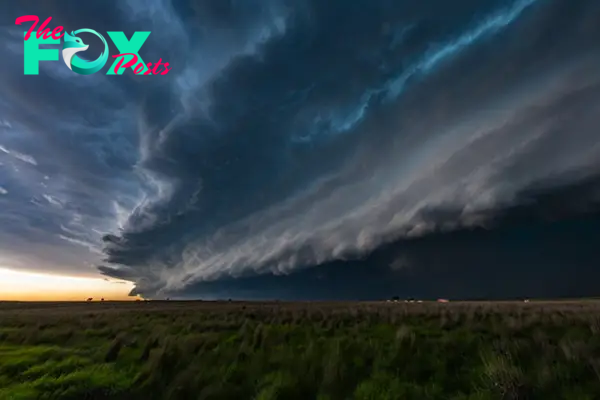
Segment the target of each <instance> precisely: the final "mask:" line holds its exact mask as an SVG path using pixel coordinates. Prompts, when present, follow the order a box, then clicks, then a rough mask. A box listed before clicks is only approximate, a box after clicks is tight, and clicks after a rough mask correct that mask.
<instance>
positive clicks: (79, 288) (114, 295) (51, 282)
mask: <svg viewBox="0 0 600 400" xmlns="http://www.w3.org/2000/svg"><path fill="white" fill-rule="evenodd" d="M132 287H133V284H132V283H131V282H123V281H107V280H105V279H103V278H101V277H98V278H83V277H72V276H61V275H51V274H42V273H37V272H25V271H17V270H12V269H8V268H0V301H82V300H85V299H87V298H88V297H92V298H94V300H99V299H101V298H104V299H105V300H133V299H135V298H133V297H129V296H128V294H129V292H130V291H131V289H132Z"/></svg>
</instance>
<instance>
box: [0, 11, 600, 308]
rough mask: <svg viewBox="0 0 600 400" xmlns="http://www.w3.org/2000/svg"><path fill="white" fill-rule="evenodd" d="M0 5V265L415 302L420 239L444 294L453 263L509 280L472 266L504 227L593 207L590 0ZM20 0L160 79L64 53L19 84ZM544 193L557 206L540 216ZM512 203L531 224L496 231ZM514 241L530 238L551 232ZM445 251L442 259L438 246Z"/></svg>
mask: <svg viewBox="0 0 600 400" xmlns="http://www.w3.org/2000/svg"><path fill="white" fill-rule="evenodd" d="M34 5H35V6H34ZM2 9H3V10H2V11H3V12H2V13H1V15H2V16H1V17H0V18H1V20H0V21H1V22H2V29H1V30H0V41H2V44H3V48H4V49H6V50H5V53H6V54H5V60H4V62H3V63H2V64H1V66H0V73H1V74H0V122H1V123H0V263H1V264H3V265H4V264H6V265H9V266H12V267H15V268H29V269H52V270H60V271H64V272H69V273H71V274H97V273H98V272H100V273H102V274H104V275H107V276H109V277H114V278H118V279H125V280H129V281H133V282H135V284H136V288H135V289H134V293H139V294H142V295H144V296H148V297H153V296H165V295H167V294H168V295H169V296H171V297H177V296H182V297H207V296H208V297H211V296H213V297H214V296H217V297H218V296H225V297H244V296H245V297H253V298H258V297H261V293H262V294H263V295H262V297H275V298H285V297H289V298H308V297H310V298H313V297H318V298H325V297H327V298H354V297H361V296H362V297H374V296H375V295H374V293H379V294H381V293H384V292H385V293H389V292H393V291H394V290H398V291H403V292H404V293H409V292H410V293H413V292H414V291H420V292H419V293H421V295H425V294H431V295H432V296H433V295H434V292H435V293H439V292H440V289H439V288H440V285H439V284H437V283H435V281H434V280H429V281H428V280H427V279H424V280H423V283H422V284H418V285H417V284H414V279H413V278H411V276H413V277H414V274H422V275H423V276H426V275H427V274H433V273H434V272H432V271H438V272H439V268H438V267H435V266H434V265H438V264H439V261H435V262H434V261H432V259H431V256H427V254H433V253H436V252H437V253H438V254H446V255H447V256H446V260H447V264H448V265H446V266H445V267H444V268H447V269H448V271H450V272H445V273H444V274H446V275H444V276H454V277H455V278H453V279H452V282H454V283H453V284H452V285H453V286H452V287H453V288H454V289H452V292H451V293H450V294H451V295H454V296H460V294H461V293H467V292H468V290H467V289H465V288H464V287H463V286H464V285H465V284H464V281H462V280H460V279H458V278H456V276H459V275H458V274H459V271H460V270H462V271H469V272H468V273H466V272H465V273H466V274H467V275H466V276H474V275H477V274H482V275H486V274H487V276H488V277H495V276H497V274H500V273H501V272H502V270H503V268H505V271H506V274H507V275H506V276H509V275H510V273H509V272H508V271H509V269H510V268H511V266H509V265H508V264H511V263H512V264H513V267H514V264H515V260H514V259H511V258H510V257H508V258H506V259H502V261H503V263H504V264H505V266H504V267H502V266H501V265H500V264H499V263H493V265H492V264H489V265H488V266H486V265H481V263H484V261H486V260H488V261H490V260H496V261H499V260H500V259H501V258H499V257H497V256H495V255H494V252H495V251H502V252H503V253H513V254H514V255H515V257H516V255H517V254H522V253H519V251H518V245H515V244H514V243H513V242H512V241H511V240H509V239H507V238H508V237H512V236H511V235H512V234H513V233H510V234H509V233H506V232H507V229H508V228H506V226H511V227H516V228H514V229H515V230H514V232H516V233H514V234H515V235H517V236H518V235H519V233H518V232H521V231H522V229H531V230H532V231H531V232H542V231H544V229H542V228H536V227H538V226H545V225H538V224H543V223H542V222H539V221H542V220H545V219H544V218H550V219H551V220H552V221H555V222H554V223H556V224H559V225H552V226H553V228H552V229H558V231H560V232H571V231H570V230H569V229H571V228H570V227H571V225H569V224H570V223H571V222H568V221H575V220H577V218H580V215H588V213H590V212H593V211H594V210H596V206H597V201H598V192H597V190H596V189H595V188H596V187H597V185H596V184H595V183H594V182H597V181H596V177H597V176H598V174H599V173H600V136H599V135H598V131H597V127H598V123H599V122H600V121H599V119H598V118H599V117H598V116H599V115H600V50H599V47H598V43H600V41H599V39H600V23H599V22H600V4H598V2H597V1H593V0H581V1H578V2H572V1H567V0H502V1H501V0H490V1H486V2H482V1H477V0H462V1H454V2H448V1H441V0H428V1H421V2H413V1H398V0H389V1H388V0H376V1H373V0H368V1H367V0H355V1H345V0H344V1H343V0H329V1H317V0H306V1H291V0H289V1H286V0H273V1H266V0H265V1H263V0H260V1H259V0H245V1H235V0H229V1H193V0H172V1H168V0H152V1H141V0H123V1H102V2H99V1H89V2H87V3H86V4H85V5H84V4H83V3H81V2H75V1H61V2H53V1H46V2H41V1H40V2H32V3H27V5H25V4H21V5H19V4H17V3H16V2H13V3H7V4H6V5H3V6H2ZM25 14H37V15H39V16H40V18H41V19H45V18H46V16H52V17H53V20H52V23H51V24H52V25H53V26H58V25H64V26H65V27H66V28H67V30H69V31H71V30H77V29H80V28H91V29H95V30H97V31H98V32H101V33H104V32H106V31H110V30H122V31H124V32H125V33H126V35H128V36H130V35H131V34H132V33H133V32H134V31H142V30H144V31H152V34H151V36H150V38H149V39H148V41H147V42H146V44H145V45H144V47H143V48H142V50H141V51H140V54H141V56H142V57H143V58H144V60H145V61H146V62H156V61H158V59H159V58H162V59H163V61H167V62H169V63H170V65H171V67H173V69H172V70H171V72H170V73H169V74H168V75H164V76H162V75H161V76H148V77H142V76H134V75H133V74H132V73H131V72H126V73H125V74H124V75H123V76H107V75H105V73H104V72H100V73H97V74H94V75H91V76H79V75H76V74H74V73H72V72H71V71H69V70H68V69H67V68H66V66H65V65H64V63H62V61H61V62H42V63H40V75H39V76H24V75H23V37H22V35H23V32H22V31H23V28H22V27H18V26H15V25H14V20H15V19H16V18H17V17H18V16H20V15H25ZM86 39H87V37H86ZM91 40H93V39H90V43H92V42H91ZM98 47H99V46H98ZM94 51H98V49H94V44H92V46H91V49H90V53H94ZM111 54H117V53H116V49H115V48H111ZM91 56H94V54H91ZM107 68H108V67H107ZM590 182H592V183H590ZM578 185H579V186H578ZM580 185H584V186H585V188H586V189H585V190H580V191H577V190H575V191H573V190H571V189H570V188H573V187H580ZM590 188H592V189H590ZM532 193H534V194H532ZM540 193H543V195H542V194H540ZM547 193H561V195H560V196H559V198H560V199H561V200H560V204H561V207H558V208H557V207H551V209H550V211H548V210H547V209H546V208H543V207H542V205H541V204H546V203H547V200H546V199H547V198H548V196H549V195H547ZM562 193H566V194H564V195H563V194H562ZM573 193H575V194H573ZM540 196H542V197H540ZM557 196H558V195H557ZM553 204H554V203H553ZM541 209H543V210H546V211H544V213H542V214H543V215H542V214H539V213H537V211H539V210H541ZM548 213H549V214H550V217H548ZM521 214H527V215H530V216H532V217H531V218H530V219H528V220H527V223H526V224H525V225H523V224H524V223H523V222H522V218H521V217H519V222H518V223H517V224H516V225H515V223H514V221H513V219H511V218H513V217H512V216H513V215H519V216H520V215H521ZM514 218H516V217H514ZM573 218H575V219H573ZM586 218H587V219H586V220H585V221H587V222H585V224H592V223H593V221H595V219H594V218H592V217H586ZM503 221H504V222H503ZM506 221H508V222H506ZM561 224H563V225H561ZM564 224H567V225H568V226H569V228H567V227H565V226H566V225H564ZM573 224H575V225H577V226H579V225H578V224H576V223H574V222H573ZM524 226H527V227H529V228H524ZM536 229H541V231H536ZM574 229H575V228H574ZM577 229H578V228H577ZM558 231H557V232H558ZM584 231H586V232H589V228H588V227H587V225H586V228H585V229H584ZM474 232H475V233H474ZM510 232H513V231H512V230H511V231H510ZM578 232H579V231H578ZM470 235H471V236H470ZM472 235H476V237H477V238H481V240H484V239H485V240H486V243H489V245H483V244H481V243H483V242H480V241H478V240H479V239H477V240H475V239H473V240H471V238H472V237H475V236H472ZM531 235H533V236H535V237H536V238H537V239H535V240H533V241H532V242H529V243H530V245H531V246H532V248H538V249H542V248H544V246H546V245H548V244H549V243H555V240H557V239H556V237H555V238H554V239H544V237H545V236H544V235H541V234H540V235H539V236H536V235H537V234H536V233H531ZM557 235H559V234H558V233H557ZM560 235H566V233H561V234H560ZM560 235H559V236H560ZM557 237H558V236H557ZM560 237H563V236H560ZM567 237H568V235H567V236H565V237H564V238H563V239H564V240H562V243H565V240H567V239H565V238H567ZM584 237H585V238H587V240H588V241H593V240H596V239H597V238H596V239H594V238H595V236H593V235H587V236H585V235H584ZM467 238H468V239H467ZM534 242H535V244H533V243H534ZM449 243H454V244H455V248H456V249H460V251H458V250H456V251H453V252H451V254H450V253H448V252H447V251H446V252H444V248H446V247H447V246H448V245H449ZM589 243H591V242H589ZM594 243H596V242H594ZM477 246H480V247H479V249H477ZM565 246H566V247H568V249H569V250H568V252H569V254H584V253H585V254H588V253H589V249H590V248H591V247H585V246H586V245H583V246H584V247H585V248H581V249H578V248H576V246H574V247H573V246H572V245H571V244H569V245H565ZM569 246H571V247H569ZM390 248H393V249H394V250H393V251H391V250H389V249H390ZM425 249H426V250H425ZM482 249H485V251H483V250H482ZM511 249H512V250H511ZM556 251H558V250H556ZM564 251H566V250H564ZM578 252H579V253H578ZM586 252H587V253H586ZM550 258H553V259H554V260H556V257H550ZM576 258H577V256H575V255H574V256H573V257H572V258H570V259H567V258H561V264H552V265H553V266H552V267H551V268H555V269H556V270H560V268H561V266H564V267H565V268H566V267H568V265H569V263H570V262H571V263H572V262H573V261H572V260H573V259H576ZM474 260H476V262H475V261H474ZM525 260H526V257H525V258H523V257H521V258H520V261H519V262H518V263H517V264H519V265H524V264H526V261H525ZM536 260H537V261H536V263H537V264H536V266H535V268H538V267H537V265H538V264H539V263H542V258H540V259H536ZM490 262H491V261H490ZM577 262H579V261H577ZM577 262H575V264H576V263H577ZM521 263H524V264H521ZM475 264H479V266H475ZM583 264H585V263H584V262H583V261H582V262H581V263H580V265H581V266H582V267H581V268H583ZM578 265H579V264H578ZM432 268H433V269H432ZM436 268H438V269H436ZM519 268H520V267H519ZM531 268H534V266H532V267H531ZM444 270H446V269H444ZM331 271H334V272H331ZM407 271H413V272H410V273H409V272H407ZM427 271H429V272H427ZM452 271H453V272H452ZM532 271H533V270H532ZM536 271H537V272H535V273H534V272H531V274H532V275H531V276H539V268H538V269H536ZM389 274H395V275H394V276H395V277H396V278H395V279H390V278H389ZM398 274H400V275H398ZM406 274H408V275H406ZM411 274H412V275H411ZM453 274H455V275H453ZM511 276H512V275H511ZM313 278H314V279H313ZM411 279H412V280H411ZM444 279H446V278H444ZM448 279H450V278H448ZM448 279H446V281H448ZM525 281H527V280H524V281H523V282H525ZM315 282H320V286H319V284H317V283H315ZM382 282H385V285H388V286H385V285H384V284H383V283H382ZM390 282H393V284H392V283H390ZM410 282H412V284H411V283H410ZM461 282H462V283H461ZM527 282H529V281H527ZM382 285H383V286H382ZM390 285H391V286H390ZM411 285H412V286H411ZM419 285H421V286H419ZM517 286H518V285H517ZM521 286H522V287H525V284H522V285H521ZM384 287H385V290H383V289H382V288H384ZM274 288H275V289H274ZM378 288H379V289H381V290H379V289H378ZM416 288H421V289H419V290H417V289H416ZM582 290H583V289H582ZM436 291H437V292H436ZM584 291H585V290H584ZM521 292H523V290H521V291H519V290H517V289H514V290H512V291H511V290H508V289H506V290H505V292H504V293H505V294H506V295H507V296H508V295H511V293H512V294H517V293H521ZM542 292H543V291H540V295H543V293H542ZM472 293H474V295H481V296H484V295H485V293H488V292H485V291H481V292H480V293H479V292H477V291H472ZM413 295H415V296H416V295H418V293H413Z"/></svg>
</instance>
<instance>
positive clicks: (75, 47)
mask: <svg viewBox="0 0 600 400" xmlns="http://www.w3.org/2000/svg"><path fill="white" fill-rule="evenodd" d="M79 33H92V34H94V35H96V36H98V37H99V38H100V39H101V40H102V43H104V51H103V52H102V54H100V57H98V58H97V59H96V60H94V61H86V60H83V59H81V58H79V57H78V56H77V55H76V54H77V53H79V52H82V51H86V50H87V49H89V47H90V46H89V45H86V44H85V43H83V40H81V38H79V37H77V35H78V34H79ZM62 56H63V60H64V62H65V64H67V67H69V69H70V70H71V71H73V72H77V73H78V74H81V75H91V74H94V73H96V72H98V71H100V70H101V69H102V67H104V65H105V64H106V61H108V43H106V40H105V39H104V37H103V36H102V35H101V34H99V33H98V32H96V31H94V30H91V29H79V30H78V31H75V32H71V34H68V33H66V32H65V36H64V42H63V50H62Z"/></svg>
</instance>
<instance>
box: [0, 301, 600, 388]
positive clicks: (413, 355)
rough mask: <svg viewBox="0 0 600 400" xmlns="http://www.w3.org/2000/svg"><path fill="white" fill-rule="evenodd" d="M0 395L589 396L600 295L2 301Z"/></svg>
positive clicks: (597, 382)
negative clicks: (499, 299) (565, 298)
mask: <svg viewBox="0 0 600 400" xmlns="http://www.w3.org/2000/svg"><path fill="white" fill-rule="evenodd" d="M0 399H1V400H6V399H19V400H20V399H73V400H82V399H128V400H129V399H235V400H240V399H256V400H268V399H285V400H295V399H298V400H310V399H319V400H325V399H331V400H336V399H340V400H341V399H357V400H359V399H360V400H387V399H390V400H391V399H417V400H426V399H442V400H449V399H454V400H459V399H463V400H466V399H473V400H474V399H542V400H552V399H600V303H599V302H595V301H582V302H554V303H553V302H531V303H522V302H519V303H517V302H512V303H511V302H507V303H448V304H436V303H409V304H406V303H236V302H225V303H213V302H139V303H62V304H61V303H31V304H26V303H0Z"/></svg>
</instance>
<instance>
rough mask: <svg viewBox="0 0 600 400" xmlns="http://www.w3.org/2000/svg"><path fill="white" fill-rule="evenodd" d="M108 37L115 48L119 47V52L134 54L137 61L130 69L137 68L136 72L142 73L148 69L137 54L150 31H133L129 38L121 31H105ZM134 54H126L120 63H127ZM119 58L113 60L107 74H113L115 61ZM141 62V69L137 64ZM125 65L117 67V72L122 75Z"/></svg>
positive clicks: (115, 65)
mask: <svg viewBox="0 0 600 400" xmlns="http://www.w3.org/2000/svg"><path fill="white" fill-rule="evenodd" d="M107 33H108V36H109V37H110V39H111V40H112V41H113V43H114V44H115V46H117V49H119V53H121V54H123V53H131V54H135V56H137V59H138V63H137V64H135V65H133V66H131V69H133V70H134V71H135V70H136V69H137V70H138V71H140V72H138V73H144V72H146V71H147V70H148V67H147V66H146V63H145V62H144V60H142V57H140V55H139V53H138V52H139V51H140V49H141V48H142V46H143V45H144V43H145V42H146V40H147V39H148V37H149V36H150V32H135V33H134V34H133V36H132V37H131V40H127V37H126V36H125V33H123V32H107ZM133 57H134V56H126V59H125V60H123V63H122V64H121V65H128V63H129V61H131V60H133ZM118 61H119V60H117V61H115V62H114V63H113V65H112V67H110V68H109V70H108V73H107V75H115V68H116V67H117V63H118ZM140 64H142V66H143V69H141V70H140V69H139V65H140ZM126 69H127V67H121V68H119V69H118V74H119V75H122V74H123V72H125V70H126Z"/></svg>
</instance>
